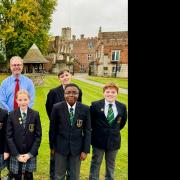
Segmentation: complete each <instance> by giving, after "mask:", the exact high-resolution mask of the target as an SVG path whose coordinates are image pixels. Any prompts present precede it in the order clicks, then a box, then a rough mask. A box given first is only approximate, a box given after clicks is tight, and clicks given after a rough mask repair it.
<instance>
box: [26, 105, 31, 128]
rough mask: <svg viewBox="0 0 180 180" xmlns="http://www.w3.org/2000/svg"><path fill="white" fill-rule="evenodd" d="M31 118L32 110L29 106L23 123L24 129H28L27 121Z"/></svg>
mask: <svg viewBox="0 0 180 180" xmlns="http://www.w3.org/2000/svg"><path fill="white" fill-rule="evenodd" d="M31 118H32V110H31V109H30V108H28V109H27V117H26V123H25V131H27V130H28V128H29V123H30V121H31Z"/></svg>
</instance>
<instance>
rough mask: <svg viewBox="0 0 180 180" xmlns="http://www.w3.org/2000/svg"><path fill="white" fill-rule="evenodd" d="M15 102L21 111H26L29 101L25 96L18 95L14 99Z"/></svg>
mask: <svg viewBox="0 0 180 180" xmlns="http://www.w3.org/2000/svg"><path fill="white" fill-rule="evenodd" d="M16 101H17V103H18V106H19V107H20V108H21V109H22V110H26V109H27V107H28V104H29V101H30V100H29V97H28V95H27V94H20V95H18V97H17V98H16Z"/></svg>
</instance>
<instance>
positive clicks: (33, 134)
mask: <svg viewBox="0 0 180 180" xmlns="http://www.w3.org/2000/svg"><path fill="white" fill-rule="evenodd" d="M20 118H21V112H20V109H19V108H18V109H17V110H15V111H12V112H10V114H9V118H8V123H7V131H6V137H7V143H8V146H9V149H10V154H11V155H13V156H17V155H19V154H25V153H31V154H32V155H33V156H36V155H37V154H38V149H39V146H40V143H41V136H42V129H41V122H40V117H39V113H38V112H37V111H34V110H32V109H30V108H28V110H27V119H26V124H25V128H24V127H23V124H20Z"/></svg>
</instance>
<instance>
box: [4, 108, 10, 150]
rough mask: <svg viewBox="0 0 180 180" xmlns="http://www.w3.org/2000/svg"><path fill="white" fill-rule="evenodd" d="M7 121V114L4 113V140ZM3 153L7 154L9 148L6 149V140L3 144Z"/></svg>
mask: <svg viewBox="0 0 180 180" xmlns="http://www.w3.org/2000/svg"><path fill="white" fill-rule="evenodd" d="M7 121H8V112H7V111H5V115H4V134H5V139H6V129H7ZM4 152H9V148H8V145H7V141H6V140H5V143H4Z"/></svg>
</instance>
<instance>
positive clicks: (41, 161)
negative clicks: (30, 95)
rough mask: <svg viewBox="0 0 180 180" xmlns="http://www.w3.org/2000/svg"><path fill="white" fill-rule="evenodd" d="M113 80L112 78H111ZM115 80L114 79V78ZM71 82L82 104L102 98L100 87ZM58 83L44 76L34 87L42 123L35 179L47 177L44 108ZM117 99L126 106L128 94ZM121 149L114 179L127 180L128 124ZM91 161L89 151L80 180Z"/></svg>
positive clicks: (103, 167)
mask: <svg viewBox="0 0 180 180" xmlns="http://www.w3.org/2000/svg"><path fill="white" fill-rule="evenodd" d="M5 77H6V75H1V74H0V83H1V81H2V80H3V79H5ZM111 79H112V80H113V78H111ZM115 80H116V79H115ZM72 82H73V83H76V84H77V85H79V87H80V88H81V89H82V92H83V98H82V101H83V103H84V104H87V105H90V104H91V102H92V101H95V100H99V99H101V98H103V96H102V88H100V87H97V86H93V85H90V84H87V83H84V82H81V81H79V80H75V79H73V80H72ZM58 85H59V81H58V80H57V77H56V76H45V78H44V85H43V86H39V87H36V98H35V105H34V107H33V109H35V110H37V111H39V112H40V117H41V124H42V131H43V136H42V142H41V146H40V149H39V155H38V160H37V163H38V164H37V172H35V173H34V179H35V180H48V179H49V143H48V129H49V120H48V117H47V114H46V110H45V102H46V97H47V93H48V92H49V90H50V89H51V88H53V87H56V86H58ZM118 100H119V101H121V102H123V103H125V104H126V105H127V107H128V96H127V95H124V94H121V95H120V96H118ZM121 137H122V142H121V149H120V150H119V152H118V155H117V159H116V164H115V180H127V179H128V125H127V124H126V126H125V127H124V129H123V130H122V131H121ZM90 161H91V153H90V154H89V155H88V157H87V159H86V160H85V161H83V162H82V165H81V173H80V174H81V178H80V180H87V179H88V176H89V169H90ZM104 171H105V164H104V161H103V163H102V165H101V170H100V180H103V179H104Z"/></svg>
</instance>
